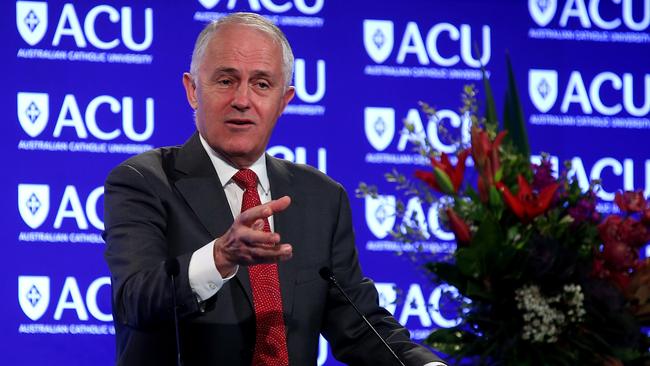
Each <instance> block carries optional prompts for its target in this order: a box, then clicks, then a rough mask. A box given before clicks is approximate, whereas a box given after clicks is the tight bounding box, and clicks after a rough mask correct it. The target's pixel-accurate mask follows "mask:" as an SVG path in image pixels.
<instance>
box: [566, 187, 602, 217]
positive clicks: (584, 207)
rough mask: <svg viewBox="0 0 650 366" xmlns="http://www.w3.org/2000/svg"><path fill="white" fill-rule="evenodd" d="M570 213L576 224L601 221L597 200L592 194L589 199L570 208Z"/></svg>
mask: <svg viewBox="0 0 650 366" xmlns="http://www.w3.org/2000/svg"><path fill="white" fill-rule="evenodd" d="M568 211H569V215H570V216H571V217H572V218H573V220H574V222H575V223H576V224H580V223H583V222H598V220H600V214H599V213H598V211H596V200H595V199H594V197H593V193H592V192H590V194H588V195H587V197H585V198H582V199H580V201H578V204H577V205H575V206H574V207H569V210H568Z"/></svg>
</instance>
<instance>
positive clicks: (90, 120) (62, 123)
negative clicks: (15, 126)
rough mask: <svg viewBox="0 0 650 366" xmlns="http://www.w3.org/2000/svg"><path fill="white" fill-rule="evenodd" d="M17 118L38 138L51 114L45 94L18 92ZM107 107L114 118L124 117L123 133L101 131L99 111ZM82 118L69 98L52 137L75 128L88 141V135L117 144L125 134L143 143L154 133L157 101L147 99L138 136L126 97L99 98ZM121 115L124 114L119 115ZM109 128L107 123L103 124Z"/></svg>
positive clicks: (22, 125)
mask: <svg viewBox="0 0 650 366" xmlns="http://www.w3.org/2000/svg"><path fill="white" fill-rule="evenodd" d="M16 99H17V103H16V105H17V114H18V121H19V122H20V126H21V127H22V128H23V130H24V131H25V133H27V134H28V135H29V136H30V137H37V136H39V135H40V134H41V133H42V132H43V131H44V130H45V127H46V126H47V123H48V119H49V114H50V113H49V110H50V96H49V95H48V94H46V93H26V92H19V93H18V94H17V95H16ZM104 105H105V106H106V107H108V108H109V109H110V111H111V112H112V113H113V114H121V127H122V128H121V129H120V128H112V129H107V128H105V127H106V126H104V128H102V127H100V122H101V121H98V120H97V113H98V110H99V109H100V108H101V107H103V106H104ZM84 112H85V113H84V114H83V117H82V114H81V109H80V108H79V103H78V102H77V99H76V98H75V96H74V95H72V94H67V95H66V96H65V97H64V99H63V103H62V105H61V109H60V111H59V114H58V117H57V120H56V125H55V126H54V132H53V134H52V135H53V137H60V136H61V133H62V132H63V129H64V128H66V127H68V128H73V129H74V131H75V134H76V136H77V137H78V138H80V139H87V138H88V134H89V133H90V135H92V136H93V137H95V138H97V139H99V140H104V141H108V140H114V139H116V138H118V137H119V136H120V135H121V134H122V132H124V135H125V136H126V137H127V138H128V139H129V140H131V141H136V142H142V141H146V140H147V139H149V138H150V137H151V135H152V134H153V131H154V100H153V98H146V101H145V128H144V131H143V132H141V133H139V132H136V131H135V126H134V114H133V98H132V97H123V98H122V100H121V101H119V100H118V99H117V98H115V97H113V96H110V95H100V96H97V97H95V98H93V99H92V100H91V101H90V102H89V103H88V105H87V106H86V108H85V111H84ZM120 112H121V113H120ZM102 124H104V125H105V124H106V122H104V123H102Z"/></svg>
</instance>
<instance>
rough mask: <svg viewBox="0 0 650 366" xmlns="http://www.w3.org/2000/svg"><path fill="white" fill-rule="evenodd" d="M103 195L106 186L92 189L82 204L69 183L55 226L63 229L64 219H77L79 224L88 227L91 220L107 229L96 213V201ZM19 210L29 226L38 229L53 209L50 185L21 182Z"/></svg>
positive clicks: (101, 227) (19, 187) (19, 186)
mask: <svg viewBox="0 0 650 366" xmlns="http://www.w3.org/2000/svg"><path fill="white" fill-rule="evenodd" d="M103 195H104V187H103V186H99V187H97V188H95V189H94V190H92V191H91V192H90V194H89V195H88V197H87V198H86V202H85V207H84V206H82V204H81V200H80V199H79V193H77V189H76V188H75V187H74V186H72V185H69V186H66V188H65V191H64V192H63V196H62V197H61V203H60V204H59V206H58V209H57V212H56V217H55V219H54V228H55V229H60V228H61V226H62V225H63V220H64V219H74V221H75V223H76V225H77V227H78V228H79V229H81V230H88V228H89V226H88V223H90V224H91V225H92V226H93V227H94V228H95V229H97V230H104V222H103V221H102V220H101V219H100V218H99V215H98V214H97V204H98V203H99V200H100V198H101V197H102V196H103ZM18 211H19V212H20V216H21V217H22V219H23V221H24V222H25V224H27V226H29V227H30V228H32V229H38V228H39V227H40V226H41V225H43V223H44V222H45V220H46V219H47V217H48V214H49V211H50V186H48V185H46V184H19V185H18Z"/></svg>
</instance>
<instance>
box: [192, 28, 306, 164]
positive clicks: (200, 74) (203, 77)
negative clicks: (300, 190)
mask: <svg viewBox="0 0 650 366" xmlns="http://www.w3.org/2000/svg"><path fill="white" fill-rule="evenodd" d="M183 84H184V86H185V90H186V93H187V98H188V101H189V103H190V105H191V106H192V108H194V109H195V110H196V126H197V129H198V130H199V133H201V136H203V138H204V139H205V140H206V141H207V142H208V144H209V145H210V146H211V147H212V148H213V149H214V150H216V151H217V152H219V153H220V154H221V155H222V156H223V157H225V158H226V159H227V160H229V161H230V162H231V163H233V164H235V165H237V166H238V167H240V168H243V167H248V166H250V165H251V164H252V163H254V162H255V161H256V160H257V159H258V158H259V157H260V156H261V155H262V154H263V153H264V150H265V149H266V145H267V144H268V142H269V139H270V137H271V132H272V131H273V127H274V126H275V122H276V121H277V119H278V117H280V114H281V113H282V111H283V110H284V107H286V105H287V103H289V101H290V100H291V98H293V95H294V89H293V87H291V88H288V89H287V90H285V87H284V85H285V80H284V74H283V72H282V49H281V46H280V45H279V44H277V43H275V42H273V40H272V38H271V37H270V36H269V35H267V34H266V33H263V32H262V31H260V30H257V29H255V28H251V27H249V26H244V25H239V24H230V25H224V26H222V27H221V28H219V29H218V30H217V31H216V32H215V33H214V34H213V35H212V38H211V39H210V40H209V43H208V45H207V47H206V49H205V54H204V56H203V59H202V60H200V66H199V68H198V71H197V75H196V78H195V79H194V80H192V76H191V75H190V74H188V73H186V74H185V75H183Z"/></svg>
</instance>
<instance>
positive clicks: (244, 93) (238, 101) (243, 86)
mask: <svg viewBox="0 0 650 366" xmlns="http://www.w3.org/2000/svg"><path fill="white" fill-rule="evenodd" d="M249 92H250V89H249V87H248V83H239V85H238V86H237V89H235V93H234V95H233V98H232V101H231V102H230V106H231V107H233V108H234V109H236V110H238V111H240V112H244V111H246V110H248V109H249V108H250V96H249V94H248V93H249Z"/></svg>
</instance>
